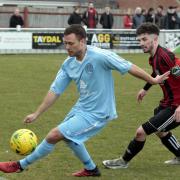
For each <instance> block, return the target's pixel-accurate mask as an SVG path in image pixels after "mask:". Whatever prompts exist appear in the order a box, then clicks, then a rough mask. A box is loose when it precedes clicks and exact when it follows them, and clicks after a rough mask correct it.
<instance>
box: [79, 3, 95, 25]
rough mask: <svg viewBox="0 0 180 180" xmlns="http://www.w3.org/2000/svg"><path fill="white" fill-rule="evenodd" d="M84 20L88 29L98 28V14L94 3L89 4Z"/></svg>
mask: <svg viewBox="0 0 180 180" xmlns="http://www.w3.org/2000/svg"><path fill="white" fill-rule="evenodd" d="M82 20H83V22H84V24H85V25H86V26H87V27H88V28H96V25H97V23H98V13H97V11H96V9H95V8H94V4H93V3H89V5H88V9H87V11H85V12H84V13H83V17H82Z"/></svg>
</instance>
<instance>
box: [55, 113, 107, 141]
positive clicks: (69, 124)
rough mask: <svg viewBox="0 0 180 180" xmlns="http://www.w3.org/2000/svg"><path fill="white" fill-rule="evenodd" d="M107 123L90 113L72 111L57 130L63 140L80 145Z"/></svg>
mask: <svg viewBox="0 0 180 180" xmlns="http://www.w3.org/2000/svg"><path fill="white" fill-rule="evenodd" d="M107 122H108V120H107V119H97V118H96V117H94V116H93V115H91V114H90V113H87V112H83V111H77V110H76V111H75V110H72V111H71V112H70V113H69V114H68V115H67V116H66V118H65V119H64V121H63V122H62V123H61V124H60V125H59V126H58V129H59V131H60V132H61V133H62V134H63V135H64V137H65V138H67V139H69V140H71V141H73V142H75V143H77V144H81V143H83V142H85V141H86V140H88V139H89V138H90V137H92V136H94V135H95V134H97V133H98V132H100V130H101V129H102V128H103V127H104V126H105V125H106V124H107Z"/></svg>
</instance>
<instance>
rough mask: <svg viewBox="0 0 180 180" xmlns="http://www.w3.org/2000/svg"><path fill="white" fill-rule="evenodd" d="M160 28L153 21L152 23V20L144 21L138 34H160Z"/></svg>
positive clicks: (138, 29) (137, 31)
mask: <svg viewBox="0 0 180 180" xmlns="http://www.w3.org/2000/svg"><path fill="white" fill-rule="evenodd" d="M159 32H160V31H159V28H158V27H157V26H156V25H155V24H153V23H150V22H147V23H143V24H141V25H140V26H139V27H138V28H137V30H136V35H137V36H139V35H141V34H146V33H147V34H157V35H159Z"/></svg>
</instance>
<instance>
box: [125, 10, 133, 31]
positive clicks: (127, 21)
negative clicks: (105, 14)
mask: <svg viewBox="0 0 180 180" xmlns="http://www.w3.org/2000/svg"><path fill="white" fill-rule="evenodd" d="M132 25H133V23H132V18H131V11H130V9H128V11H127V14H126V15H125V16H124V17H123V26H124V28H125V29H131V28H132Z"/></svg>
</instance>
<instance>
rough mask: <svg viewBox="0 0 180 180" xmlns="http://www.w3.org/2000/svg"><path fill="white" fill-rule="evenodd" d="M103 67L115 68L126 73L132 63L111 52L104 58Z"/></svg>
mask: <svg viewBox="0 0 180 180" xmlns="http://www.w3.org/2000/svg"><path fill="white" fill-rule="evenodd" d="M104 64H105V67H106V68H108V69H112V70H117V71H119V72H120V73H121V74H125V73H127V72H128V71H129V70H130V69H131V66H132V63H131V62H129V61H127V60H125V59H123V58H122V57H120V56H118V55H117V54H116V53H114V52H111V53H109V54H108V55H106V56H105V58H104Z"/></svg>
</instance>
